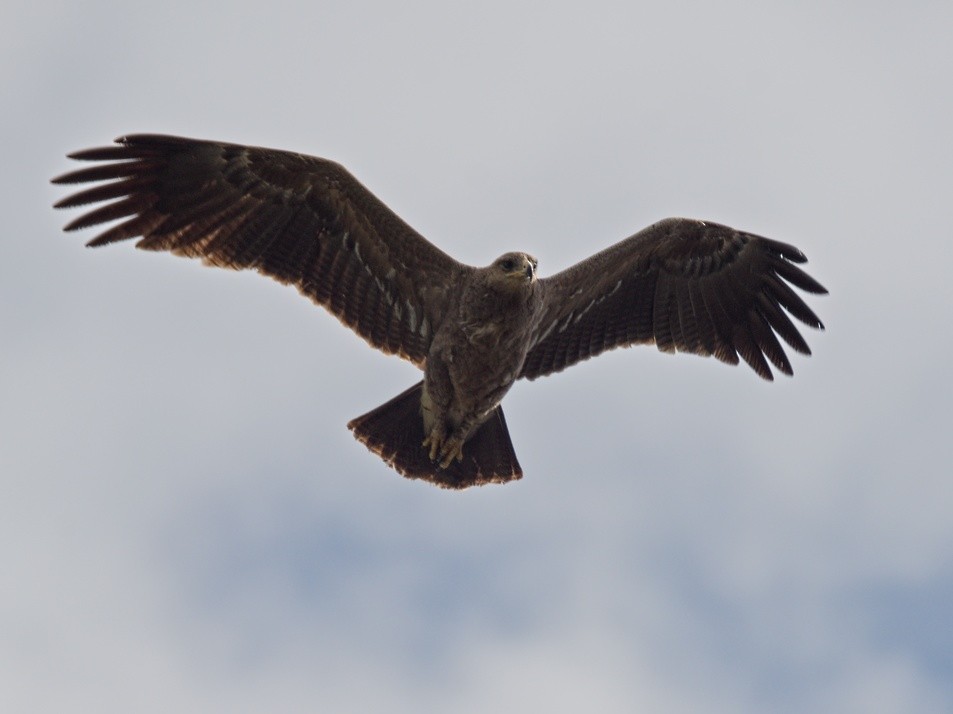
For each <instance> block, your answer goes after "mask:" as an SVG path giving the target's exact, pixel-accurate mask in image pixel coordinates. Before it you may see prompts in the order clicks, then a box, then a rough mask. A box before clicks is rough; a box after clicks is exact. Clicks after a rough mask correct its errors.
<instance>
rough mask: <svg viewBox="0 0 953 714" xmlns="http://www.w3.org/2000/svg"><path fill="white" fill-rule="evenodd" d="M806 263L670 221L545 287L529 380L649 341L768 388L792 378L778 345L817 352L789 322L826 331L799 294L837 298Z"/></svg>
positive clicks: (796, 255)
mask: <svg viewBox="0 0 953 714" xmlns="http://www.w3.org/2000/svg"><path fill="white" fill-rule="evenodd" d="M806 260H807V259H806V258H805V257H804V254H803V253H801V251H799V250H798V249H797V248H795V247H794V246H792V245H789V244H787V243H782V242H780V241H775V240H771V239H768V238H762V237H760V236H756V235H753V234H750V233H744V232H742V231H737V230H734V229H732V228H729V227H727V226H722V225H719V224H716V223H709V222H702V221H693V220H688V219H684V218H669V219H666V220H664V221H660V222H659V223H656V224H655V225H653V226H649V227H648V228H646V229H645V230H643V231H640V232H639V233H636V234H635V235H634V236H631V237H630V238H627V239H626V240H624V241H622V242H620V243H617V244H616V245H614V246H612V247H610V248H608V249H606V250H604V251H602V252H601V253H598V254H596V255H594V256H592V257H590V258H588V259H586V260H584V261H582V262H581V263H579V264H577V265H575V266H573V267H571V268H569V269H568V270H565V271H563V272H561V273H558V274H557V275H554V276H552V277H551V278H546V279H544V280H542V281H541V289H542V290H543V295H544V309H543V311H542V315H541V317H540V319H539V321H538V323H537V324H536V326H535V327H534V332H533V338H532V342H531V345H530V350H529V353H528V355H527V357H526V361H525V363H524V365H523V371H522V373H521V376H523V377H527V378H529V379H534V378H536V377H540V376H542V375H545V374H551V373H553V372H558V371H560V370H562V369H565V368H566V367H568V366H570V365H572V364H575V363H576V362H579V361H580V360H584V359H588V358H589V357H593V356H595V355H597V354H599V353H600V352H603V351H605V350H608V349H612V348H614V347H620V346H626V345H632V344H637V343H646V342H654V343H655V345H656V346H657V347H658V348H659V349H660V350H662V351H666V352H676V351H677V352H690V353H694V354H698V355H703V356H709V355H714V356H715V357H716V358H717V359H719V360H721V361H722V362H726V363H729V364H738V362H739V358H740V359H743V360H744V361H745V362H746V363H747V364H748V365H749V366H750V367H751V368H752V369H753V370H754V371H755V372H757V373H758V375H759V376H761V377H763V378H764V379H773V374H772V371H771V366H772V365H773V366H774V367H775V368H776V369H777V370H779V371H780V372H782V373H784V374H792V373H793V370H792V368H791V363H790V360H789V359H788V357H787V355H786V354H785V352H784V348H783V347H782V346H781V342H780V341H779V340H778V337H780V338H781V339H783V340H784V342H786V343H787V344H788V345H789V346H790V347H792V348H793V349H794V350H796V351H797V352H801V353H804V354H810V350H809V349H808V346H807V343H806V342H805V340H804V338H803V337H802V336H801V334H800V332H799V331H798V329H797V327H795V325H794V323H793V322H792V321H791V319H790V318H789V317H788V315H789V314H790V315H791V316H793V317H795V318H797V319H798V320H800V321H801V322H803V323H805V324H807V325H809V326H811V327H814V328H819V329H823V325H822V323H821V321H820V319H818V317H817V315H815V314H814V312H813V310H811V308H809V307H808V305H807V303H805V302H804V300H803V299H802V298H801V296H800V295H798V294H797V293H796V292H795V291H794V290H793V289H792V288H791V285H794V286H795V287H797V288H800V289H801V290H804V291H805V292H808V293H815V294H823V293H826V292H827V291H826V290H825V289H824V287H823V286H822V285H821V284H820V283H818V282H817V281H816V280H814V278H812V277H811V276H809V275H808V274H807V273H806V272H804V270H802V269H801V268H800V267H798V265H797V264H802V263H804V262H806ZM789 283H790V285H789ZM567 316H568V317H571V318H573V319H572V320H571V324H568V323H567ZM560 328H561V329H560ZM580 335H584V336H585V339H583V340H580V339H579V337H578V336H580Z"/></svg>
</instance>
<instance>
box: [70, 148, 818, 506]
mask: <svg viewBox="0 0 953 714" xmlns="http://www.w3.org/2000/svg"><path fill="white" fill-rule="evenodd" d="M70 157H71V158H73V159H79V160H82V161H92V162H97V163H94V164H93V165H91V166H89V167H87V168H82V169H79V170H75V171H72V172H70V173H67V174H65V175H63V176H60V177H58V178H55V179H53V182H54V183H57V184H78V183H87V182H94V183H96V185H94V186H92V187H90V188H86V189H85V190H82V191H79V192H78V193H74V194H73V195H71V196H68V197H67V198H64V199H63V200H61V201H59V202H58V203H57V204H56V206H57V207H58V208H65V207H75V206H80V205H83V204H89V203H97V202H103V201H106V202H107V203H105V205H102V206H100V207H98V208H95V209H93V210H89V211H88V212H87V213H84V214H83V215H81V216H80V217H78V218H77V219H75V220H74V221H72V222H71V223H69V224H68V225H67V226H66V228H65V229H66V230H68V231H69V230H76V229H80V228H87V227H89V226H94V225H97V224H102V223H107V222H111V221H117V220H119V222H118V223H115V224H113V225H111V227H108V228H107V229H106V230H104V231H103V232H102V233H100V234H99V235H97V236H96V237H95V238H94V239H92V240H91V241H89V243H88V245H90V246H102V245H106V244H109V243H115V242H117V241H123V240H127V239H130V238H138V239H139V240H138V242H137V243H136V247H138V248H143V249H146V250H156V251H170V252H172V253H174V254H176V255H182V256H188V257H191V258H201V259H202V260H203V261H204V262H205V263H206V264H208V265H214V266H219V267H223V268H233V269H236V270H238V269H245V268H251V269H254V270H257V271H258V272H260V273H262V274H264V275H268V276H270V277H272V278H274V279H276V280H278V281H280V282H282V283H287V284H291V285H294V286H295V287H297V289H298V290H299V291H300V292H301V293H302V294H303V295H304V296H306V297H308V298H310V299H311V300H313V301H314V302H315V303H317V304H319V305H322V306H324V307H325V308H327V309H328V310H329V311H330V312H331V313H332V314H334V315H335V316H336V317H337V318H338V319H339V320H340V321H341V322H343V323H344V324H345V325H347V326H348V327H350V328H351V329H352V330H354V331H355V332H356V333H357V334H358V335H360V336H361V337H363V338H364V339H365V340H366V341H367V342H368V343H369V344H370V345H372V346H373V347H376V348H377V349H379V350H382V351H383V352H385V353H389V354H397V355H399V356H401V357H403V358H404V359H407V360H409V361H410V362H412V363H413V364H415V365H417V367H419V368H420V369H421V370H422V371H423V380H422V381H421V382H419V383H417V384H416V385H414V386H413V387H411V388H410V389H408V390H407V391H405V392H403V393H402V394H400V395H398V396H397V397H395V398H393V399H391V400H390V401H389V402H387V403H386V404H383V405H382V406H380V407H378V408H377V409H374V410H373V411H371V412H369V413H367V414H365V415H363V416H360V417H358V418H356V419H354V420H352V421H351V422H350V423H349V424H348V427H349V428H350V429H351V430H352V431H353V433H354V436H355V437H356V438H357V439H358V440H360V441H361V442H363V443H364V444H365V445H366V446H367V448H369V449H370V450H371V451H373V452H375V453H377V454H378V455H379V456H380V457H381V458H382V459H384V461H385V462H387V463H388V464H389V465H390V466H392V467H393V468H394V469H396V470H397V471H398V472H399V473H401V474H402V475H404V476H406V477H408V478H416V479H423V480H426V481H429V482H432V483H435V484H437V485H439V486H443V487H447V488H466V487H468V486H473V485H481V484H486V483H505V482H507V481H510V480H512V479H518V478H520V477H521V476H522V470H521V468H520V465H519V462H518V461H517V458H516V454H515V452H514V450H513V446H512V444H511V442H510V437H509V433H508V431H507V428H506V421H505V420H504V418H503V410H502V408H501V407H500V402H501V400H502V399H503V397H504V395H505V394H506V393H507V391H508V390H509V389H510V387H511V386H512V385H513V383H514V382H515V381H516V380H517V379H520V378H524V377H525V378H526V379H535V378H537V377H541V376H543V375H548V374H552V373H554V372H559V371H560V370H563V369H565V368H566V367H569V366H570V365H573V364H575V363H577V362H580V361H581V360H585V359H588V358H590V357H594V356H595V355H598V354H600V353H601V352H604V351H606V350H609V349H613V348H615V347H624V346H629V345H634V344H639V343H653V342H654V343H655V345H656V346H657V347H658V349H660V350H663V351H665V352H676V351H677V352H690V353H694V354H698V355H705V356H710V355H714V356H715V357H716V358H717V359H719V360H721V361H723V362H727V363H729V364H737V363H738V361H739V356H740V357H741V359H743V360H744V361H745V362H747V363H748V364H749V365H750V366H751V367H752V369H754V371H755V372H757V374H758V375H759V376H761V377H763V378H764V379H768V380H770V379H772V372H771V368H770V366H769V364H768V363H769V362H770V363H771V364H772V365H774V367H775V368H776V369H778V370H780V371H781V372H783V373H785V374H788V375H790V374H792V369H791V363H790V361H789V360H788V357H787V355H786V354H785V352H784V349H783V348H782V346H781V343H780V342H779V340H778V337H780V338H781V340H783V341H784V342H786V343H787V344H788V345H789V346H790V347H791V348H793V349H794V350H795V351H797V352H800V353H803V354H810V349H809V348H808V346H807V343H806V342H805V341H804V338H803V337H802V336H801V334H800V333H799V332H798V328H797V327H795V325H794V323H793V322H792V321H791V319H790V317H789V315H791V316H793V317H795V318H797V319H798V320H800V321H801V322H803V323H805V324H807V325H810V326H811V327H815V328H823V325H822V324H821V321H820V320H819V319H818V318H817V316H816V315H815V314H814V312H813V311H812V310H811V309H810V308H809V307H808V306H807V305H806V304H805V302H804V301H803V300H802V299H801V297H800V296H799V295H798V294H797V293H795V291H794V290H793V289H792V288H791V285H794V286H796V287H798V288H800V289H801V290H804V291H806V292H809V293H816V294H823V293H826V292H827V291H826V290H825V289H824V288H823V287H822V286H821V285H820V284H819V283H818V282H817V281H816V280H814V279H813V278H811V277H810V276H809V275H807V273H805V272H804V271H803V270H802V269H801V268H799V267H798V266H797V265H796V264H799V263H804V262H805V260H806V259H805V257H804V255H803V254H802V253H801V252H800V251H799V250H798V249H796V248H794V247H793V246H791V245H788V244H786V243H781V242H778V241H775V240H770V239H768V238H763V237H760V236H756V235H752V234H751V233H746V232H744V231H739V230H735V229H733V228H729V227H727V226H724V225H719V224H716V223H711V222H708V221H699V220H691V219H685V218H668V219H665V220H662V221H659V222H658V223H655V224H654V225H651V226H649V227H648V228H645V229H644V230H641V231H639V232H638V233H636V234H635V235H633V236H631V237H629V238H626V239H625V240H623V241H621V242H619V243H617V244H615V245H613V246H611V247H610V248H607V249H605V250H603V251H602V252H600V253H596V254H595V255H593V256H591V257H589V258H587V259H586V260H584V261H582V262H580V263H578V264H577V265H574V266H572V267H570V268H569V269H567V270H564V271H562V272H560V273H557V274H555V275H553V276H551V277H547V278H540V277H539V276H538V275H537V261H536V258H534V257H533V256H531V255H529V254H527V253H523V252H512V253H505V254H504V255H502V256H500V257H499V258H497V259H496V260H495V261H493V262H492V263H491V264H490V265H489V266H487V267H484V268H476V267H471V266H469V265H464V264H463V263H460V262H458V261H456V260H454V259H453V258H452V257H450V256H449V255H447V254H446V253H444V252H443V251H441V250H440V249H439V248H437V247H436V246H434V245H433V244H431V243H430V242H428V241H427V240H426V239H424V238H423V237H422V236H421V235H420V234H418V233H417V232H416V231H414V229H412V228H411V227H410V226H409V225H407V224H406V223H404V222H403V221H402V220H401V219H400V218H399V217H398V216H397V215H396V214H395V213H393V212H392V211H391V210H390V209H388V208H387V207H386V206H385V205H384V204H383V203H382V202H381V201H380V200H378V199H377V198H376V197H375V196H374V195H373V194H372V193H371V192H370V191H368V190H367V189H366V188H365V187H364V186H363V185H362V184H360V183H359V182H358V181H357V180H356V179H355V178H354V177H353V176H352V175H351V174H350V173H348V171H346V170H345V169H344V168H343V167H342V166H341V165H339V164H337V163H334V162H333V161H328V160H326V159H321V158H316V157H312V156H306V155H303V154H296V153H291V152H286V151H278V150H274V149H265V148H257V147H249V146H240V145H236V144H227V143H222V142H214V141H201V140H195V139H186V138H181V137H174V136H162V135H152V134H137V135H131V136H124V137H121V138H119V139H117V140H116V145H115V146H107V147H103V148H96V149H88V150H85V151H78V152H76V153H73V154H70ZM120 219H121V220H120ZM789 283H790V285H789Z"/></svg>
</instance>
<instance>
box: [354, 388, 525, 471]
mask: <svg viewBox="0 0 953 714" xmlns="http://www.w3.org/2000/svg"><path fill="white" fill-rule="evenodd" d="M422 393H423V382H419V383H417V384H415V385H414V386H413V387H411V388H410V389H408V390H407V391H405V392H403V393H401V394H398V395H397V396H396V397H394V398H393V399H391V400H390V401H389V402H387V403H386V404H382V405H381V406H379V407H377V409H374V410H373V411H370V412H368V413H367V414H364V415H363V416H359V417H357V418H356V419H352V420H351V421H350V422H349V423H348V425H347V427H348V429H350V430H351V431H352V432H354V438H356V439H357V440H358V441H360V442H361V443H363V444H364V445H365V446H366V447H367V448H368V449H370V450H371V451H373V452H374V453H375V454H377V455H378V456H380V457H381V458H382V459H384V461H386V462H387V464H388V465H390V466H391V467H393V468H394V469H396V470H397V472H398V473H400V474H401V475H402V476H406V477H407V478H416V479H422V480H424V481H430V482H431V483H434V484H436V485H438V486H442V487H443V488H458V489H459V488H467V487H468V486H482V485H483V484H487V483H506V482H507V481H512V480H514V479H518V478H522V476H523V471H522V469H521V468H520V465H519V462H518V461H517V460H516V452H515V451H513V444H512V443H511V442H510V434H509V432H508V431H507V429H506V420H505V419H504V418H503V410H502V408H500V407H497V408H496V409H495V410H493V413H492V414H491V415H490V418H489V419H487V420H486V421H485V422H483V424H481V425H480V427H479V428H478V429H477V430H476V431H475V432H474V433H473V435H472V436H471V437H470V438H469V439H468V440H467V442H466V443H465V444H464V445H463V461H454V462H453V463H451V464H450V465H449V466H448V467H447V468H445V469H442V468H440V467H439V465H438V464H436V463H434V462H433V461H431V460H430V456H429V454H428V452H427V450H426V449H425V448H424V447H423V441H424V437H425V434H424V424H423V417H422V416H421V412H420V398H421V395H422Z"/></svg>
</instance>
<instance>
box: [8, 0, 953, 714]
mask: <svg viewBox="0 0 953 714" xmlns="http://www.w3.org/2000/svg"><path fill="white" fill-rule="evenodd" d="M159 5H160V6H158V7H157V6H156V4H155V3H153V4H150V6H149V7H148V9H140V8H137V7H136V6H135V5H132V4H129V3H119V2H96V1H89V2H83V3H77V2H54V1H50V0H46V1H43V0H41V1H40V2H23V1H19V0H8V1H7V2H5V3H4V4H3V5H2V7H0V83H2V84H0V88H2V97H3V105H4V109H3V112H2V113H0V127H2V135H3V136H4V137H5V140H4V147H3V158H2V162H0V180H2V192H0V195H2V201H3V215H4V223H5V229H4V233H5V236H4V240H3V245H4V251H3V256H4V257H3V260H2V261H0V291H2V294H0V328H2V332H0V335H2V337H0V339H2V351H0V368H2V369H0V487H2V491H0V564H2V576H0V578H2V579H0V709H2V710H3V711H10V712H14V711H16V712H58V711H97V712H130V711H135V712H169V711H229V712H260V711H305V710H310V711H335V712H369V711H388V712H419V711H440V712H453V713H456V712H486V711H519V710H524V711H525V710H535V711H553V712H575V711H599V712H632V711H653V712H703V713H709V712H731V713H738V712H744V713H747V712H750V713H752V714H754V713H758V714H760V713H761V712H765V711H772V712H820V711H831V712H833V711H836V712H864V713H868V712H898V713H899V712H941V711H950V710H951V709H953V517H951V514H953V479H951V475H950V470H951V469H950V460H951V459H950V456H951V454H950V451H951V440H953V408H951V398H953V388H951V382H950V378H949V375H948V365H949V360H950V354H951V350H953V331H951V317H953V315H951V312H953V310H951V298H953V290H951V288H950V278H949V271H950V265H951V261H953V249H951V245H953V241H951V236H950V231H951V225H953V216H951V205H953V204H951V189H953V141H951V138H950V127H951V126H953V89H951V87H953V51H951V49H950V45H949V38H950V31H951V28H953V10H951V8H950V6H949V4H948V3H941V2H911V3H906V4H904V5H903V6H902V7H901V6H900V5H899V4H897V3H886V2H881V3H860V2H856V3H855V2H843V3H805V2H800V1H799V2H790V3H756V2H730V3H718V4H715V3H698V4H693V3H683V2H645V3H618V4H610V3H599V2H587V3H579V4H573V5H569V4H565V3H563V4H558V3H557V4H552V3H549V4H544V3H538V4H531V3H523V2H485V3H480V4H479V5H478V4H475V3H474V4H472V5H469V6H456V5H454V4H452V3H446V2H410V3H391V4H384V3H360V2H353V1H349V2H334V3H331V2H315V3H307V4H304V3H303V4H301V5H293V4H286V3H256V4H245V5H243V6H239V5H238V4H213V3H195V2H187V3H186V2H168V3H162V4H159ZM137 131H156V132H166V133H179V134H185V135H191V136H198V137H206V138H215V139H223V140H229V141H235V142H242V143H254V144H260V145H267V146H274V147H279V148H289V149H294V150H298V151H302V152H305V153H311V154H316V155H320V156H326V157H329V158H333V159H336V160H338V161H340V162H342V163H344V164H345V165H346V166H347V167H348V168H350V169H351V170H352V172H353V173H355V174H356V175H357V176H358V177H359V178H360V179H361V180H362V181H363V182H364V183H365V184H366V185H368V186H369V187H370V188H371V189H372V190H373V191H374V192H375V193H377V194H378V195H379V196H380V197H381V198H382V199H383V200H384V201H385V202H386V203H387V204H388V205H389V206H391V207H392V208H393V209H394V210H396V211H397V212H398V213H400V214H401V215H402V216H403V217H404V218H405V219H406V220H407V221H408V222H409V223H411V225H413V226H414V227H416V228H417V229H418V230H419V231H421V232H422V233H423V234H424V235H426V236H428V237H429V238H431V239H432V240H434V241H435V242H436V243H438V244H439V245H440V246H441V247H443V248H444V249H446V250H448V251H449V252H450V253H452V254H453V255H455V256H457V257H458V258H460V259H461V260H465V261H467V262H470V263H474V264H486V263H488V262H490V261H491V260H492V259H493V258H494V257H496V256H497V255H499V254H500V253H502V252H504V251H506V250H510V249H523V250H527V251H530V252H532V253H534V254H536V255H537V256H539V258H540V268H541V271H542V272H543V274H551V273H553V272H556V271H557V270H560V269H562V268H564V267H566V266H568V265H570V264H572V263H574V262H576V261H577V260H579V259H581V258H583V257H584V256H586V255H588V254H591V253H593V252H595V251H596V250H598V249H601V248H602V247H605V246H606V245H608V244H609V243H611V242H614V241H616V240H618V239H621V238H623V237H625V236H627V235H629V234H630V233H632V232H634V231H635V230H637V229H639V228H641V227H643V226H645V225H647V224H649V223H651V222H653V221H655V220H657V219H660V218H662V217H665V216H668V215H686V216H693V217H699V218H706V219H711V220H716V221H720V222H724V223H729V224H731V225H735V226H738V227H742V228H745V229H748V230H751V231H753V232H757V233H762V234H766V235H769V236H772V237H776V238H778V239H781V240H785V241H789V242H792V243H795V244H796V245H798V246H799V247H800V248H801V249H802V250H804V251H805V252H806V253H807V255H808V256H809V258H810V260H811V262H810V265H809V270H810V271H811V273H812V274H813V275H814V276H815V277H817V278H818V280H820V281H821V282H822V283H824V284H825V285H826V286H827V287H828V288H829V289H830V291H831V295H830V296H829V297H824V298H812V299H811V300H810V303H811V305H812V306H813V307H814V308H815V309H816V310H817V312H818V313H819V314H820V315H821V317H822V319H823V320H824V321H825V323H826V325H827V331H826V332H814V331H809V330H806V337H807V338H808V339H809V341H810V343H811V345H812V347H813V349H814V356H813V357H811V358H809V359H808V358H803V357H795V358H794V368H795V372H796V376H795V378H794V379H780V380H779V381H777V382H776V383H774V384H767V383H764V382H762V381H761V380H759V379H757V377H756V376H755V375H754V374H753V373H752V372H751V371H750V370H748V369H747V368H744V367H739V368H729V367H726V366H724V365H722V364H720V363H716V362H714V361H713V360H702V359H699V358H696V357H689V356H679V357H671V356H668V355H661V354H659V353H657V352H656V351H655V350H653V349H650V348H640V349H637V350H624V351H618V352H615V353H612V354H610V355H607V356H603V357H601V358H599V359H598V360H594V361H591V362H587V363H585V364H583V365H581V366H578V367H575V368H573V369H572V370H570V371H568V372H566V373H564V374H560V375H558V376H555V377H550V378H547V379H543V380H540V381H537V382H534V383H526V384H523V383H520V384H518V385H516V387H515V388H514V389H513V391H512V392H511V393H510V395H509V396H508V397H507V399H506V414H507V418H508V422H509V425H510V431H511V433H512V436H513V441H514V444H515V445H516V449H517V452H518V454H519V457H520V460H521V462H522V464H523V467H524V470H525V473H526V476H525V477H524V479H523V480H522V481H520V482H517V483H515V484H510V485H508V486H505V487H487V488H484V489H477V490H471V491H467V492H463V493H452V492H445V491H441V490H438V489H435V488H432V487H430V486H428V485H426V484H422V483H416V482H410V481H405V480H403V479H401V478H400V477H399V476H397V475H396V474H395V473H394V472H392V471H391V470H389V469H388V468H387V467H386V466H385V465H384V464H383V463H382V462H381V461H380V460H379V459H377V458H376V457H374V456H373V455H371V454H369V453H368V452H367V451H366V450H365V449H364V447H362V446H361V445H359V444H358V443H357V442H355V441H354V440H353V439H352V438H351V436H350V434H349V433H348V431H347V429H346V428H345V423H346V422H347V420H348V419H350V418H351V417H354V416H356V415H358V414H361V413H363V412H364V411H367V410H368V409H370V408H372V407H374V406H376V405H378V404H379V403H381V402H383V401H385V400H386V399H388V398H390V397H391V396H393V395H395V394H397V393H398V392H400V391H402V390H403V389H404V388H406V387H407V386H409V385H410V384H411V383H413V381H415V380H416V379H417V373H416V372H415V370H414V368H413V367H411V366H409V365H408V364H406V363H402V362H400V361H399V360H396V359H394V358H388V357H385V356H383V355H381V354H378V353H375V352H373V351H371V350H369V349H367V348H366V347H365V345H364V343H363V342H362V341H361V340H360V339H358V338H357V337H355V336H354V335H352V334H350V333H349V332H348V331H347V330H345V329H343V328H342V327H341V326H340V325H339V324H338V323H337V322H336V321H335V320H334V319H333V318H331V317H330V316H328V315H327V314H326V313H324V312H323V311H321V310H319V309H317V308H315V307H314V306H312V305H311V304H310V303H308V302H307V301H305V300H303V299H301V298H300V297H299V296H298V295H297V294H296V293H295V291H294V290H292V289H289V288H285V287H282V286H280V285H277V284H273V283H271V282H270V281H267V280H264V279H262V278H260V277H259V276H257V275H254V274H234V273H229V272H226V271H213V270H209V269H207V268H203V267H201V266H200V265H199V264H196V263H192V262H189V261H185V260H181V259H177V258H173V257H171V256H166V255H154V254H144V253H141V252H137V251H134V250H132V248H131V246H128V245H123V246H115V247H113V248H111V249H104V250H100V251H91V250H86V249H84V248H83V247H82V244H83V242H84V240H86V239H88V238H90V237H91V235H92V234H91V232H86V234H85V235H64V234H62V233H61V232H60V228H61V227H62V225H63V224H64V223H65V222H66V221H67V220H69V218H70V217H71V216H73V215H76V214H75V212H73V213H68V212H67V213H63V212H60V213H56V212H54V211H53V210H52V209H51V208H50V205H51V204H52V203H53V202H54V201H55V200H56V199H57V198H58V197H61V196H62V195H63V191H62V190H60V189H59V188H57V187H54V186H51V185H49V183H48V180H49V179H50V178H51V177H52V176H54V175H57V174H60V173H63V172H64V171H66V170H68V169H70V168H72V166H71V163H70V162H68V161H67V160H66V159H65V158H64V154H66V153H67V152H68V151H71V150H75V149H79V148H85V147H88V146H94V145H101V144H103V143H105V142H108V141H110V140H112V138H114V137H115V136H118V135H120V134H123V133H129V132H137Z"/></svg>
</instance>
